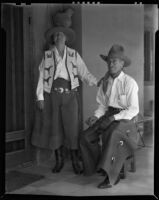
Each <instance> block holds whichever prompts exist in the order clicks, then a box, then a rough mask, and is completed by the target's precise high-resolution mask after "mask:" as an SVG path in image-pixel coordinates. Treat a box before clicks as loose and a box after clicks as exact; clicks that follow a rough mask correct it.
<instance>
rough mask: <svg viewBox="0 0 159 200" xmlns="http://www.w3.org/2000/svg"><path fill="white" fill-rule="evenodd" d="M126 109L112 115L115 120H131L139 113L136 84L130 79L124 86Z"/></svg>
mask: <svg viewBox="0 0 159 200" xmlns="http://www.w3.org/2000/svg"><path fill="white" fill-rule="evenodd" d="M126 97H127V105H128V106H127V109H126V110H122V111H121V112H120V113H118V114H116V115H114V118H115V120H121V119H127V120H131V119H132V118H133V117H135V116H136V115H137V114H138V113H139V100H138V85H137V83H136V82H135V81H130V82H129V83H128V84H127V86H126Z"/></svg>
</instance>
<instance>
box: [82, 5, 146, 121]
mask: <svg viewBox="0 0 159 200" xmlns="http://www.w3.org/2000/svg"><path fill="white" fill-rule="evenodd" d="M143 17H144V14H143V6H142V5H106V4H103V5H101V4H100V5H83V6H82V55H83V58H84V60H85V62H86V64H87V66H88V68H89V70H90V71H91V72H92V73H93V74H94V75H96V77H97V78H98V79H99V78H101V77H102V76H103V75H104V74H105V72H106V70H107V67H106V64H105V62H104V61H103V60H101V58H100V57H99V54H101V53H103V54H106V53H108V51H109V49H110V47H111V46H112V45H113V44H115V43H118V44H122V45H124V47H125V50H126V54H127V56H129V57H130V58H131V60H132V64H131V66H130V67H129V68H127V69H126V73H128V74H129V75H131V76H132V77H134V79H135V80H136V81H137V83H138V85H139V90H140V92H139V102H140V110H141V112H143V101H144V99H143V64H144V57H143V35H144V34H143V31H144V20H143ZM96 92H97V88H95V87H89V86H86V85H84V87H83V115H84V116H83V119H84V120H85V119H86V118H87V117H88V116H90V115H92V114H93V112H94V110H95V109H96V108H97V103H96V100H95V97H96Z"/></svg>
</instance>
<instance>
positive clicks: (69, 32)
mask: <svg viewBox="0 0 159 200" xmlns="http://www.w3.org/2000/svg"><path fill="white" fill-rule="evenodd" d="M57 32H63V33H64V34H65V35H66V37H67V41H66V42H67V43H69V44H71V43H72V42H73V41H74V40H75V32H74V31H73V30H72V29H70V28H65V27H54V28H51V29H49V30H48V31H47V32H46V33H45V38H46V40H47V41H48V42H51V41H50V40H51V36H52V35H53V34H55V33H57Z"/></svg>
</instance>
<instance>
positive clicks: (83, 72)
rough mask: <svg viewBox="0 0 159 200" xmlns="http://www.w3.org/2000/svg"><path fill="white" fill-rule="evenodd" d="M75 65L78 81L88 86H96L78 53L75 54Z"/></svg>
mask: <svg viewBox="0 0 159 200" xmlns="http://www.w3.org/2000/svg"><path fill="white" fill-rule="evenodd" d="M76 63H77V69H78V74H79V77H80V79H81V80H82V81H85V82H86V83H88V84H89V86H93V85H97V79H96V78H95V77H94V76H93V75H92V74H91V73H90V72H89V71H88V69H87V67H86V65H85V63H84V61H83V60H82V58H81V56H80V55H79V54H78V52H76Z"/></svg>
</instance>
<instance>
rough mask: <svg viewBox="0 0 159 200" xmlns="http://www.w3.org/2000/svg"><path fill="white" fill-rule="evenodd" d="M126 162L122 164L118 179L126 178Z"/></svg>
mask: <svg viewBox="0 0 159 200" xmlns="http://www.w3.org/2000/svg"><path fill="white" fill-rule="evenodd" d="M126 169H127V167H126V161H125V163H124V164H123V167H122V168H121V171H120V178H121V179H125V178H126Z"/></svg>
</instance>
